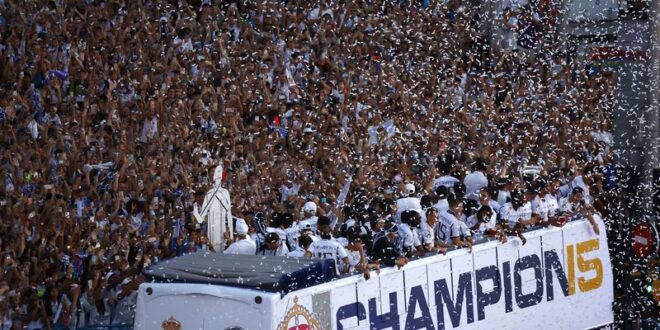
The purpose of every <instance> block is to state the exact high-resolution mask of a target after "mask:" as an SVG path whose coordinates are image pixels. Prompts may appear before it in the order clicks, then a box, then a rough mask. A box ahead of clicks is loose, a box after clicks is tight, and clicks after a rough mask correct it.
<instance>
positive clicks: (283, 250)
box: [257, 242, 289, 257]
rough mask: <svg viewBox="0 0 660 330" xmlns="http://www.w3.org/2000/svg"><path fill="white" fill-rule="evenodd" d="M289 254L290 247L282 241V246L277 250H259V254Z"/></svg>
mask: <svg viewBox="0 0 660 330" xmlns="http://www.w3.org/2000/svg"><path fill="white" fill-rule="evenodd" d="M287 254H289V248H288V247H286V244H284V243H283V242H280V246H279V247H278V248H277V249H276V250H268V249H263V250H260V251H258V252H257V255H261V256H271V257H272V256H286V255H287Z"/></svg>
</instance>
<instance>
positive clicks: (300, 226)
mask: <svg viewBox="0 0 660 330" xmlns="http://www.w3.org/2000/svg"><path fill="white" fill-rule="evenodd" d="M303 230H312V224H311V223H309V221H300V223H299V224H298V231H303Z"/></svg>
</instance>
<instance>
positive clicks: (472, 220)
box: [465, 213, 497, 239]
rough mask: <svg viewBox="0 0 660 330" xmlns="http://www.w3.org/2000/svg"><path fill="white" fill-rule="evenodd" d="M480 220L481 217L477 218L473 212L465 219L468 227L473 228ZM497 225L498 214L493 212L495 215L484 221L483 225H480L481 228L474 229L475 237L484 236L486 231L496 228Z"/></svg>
mask: <svg viewBox="0 0 660 330" xmlns="http://www.w3.org/2000/svg"><path fill="white" fill-rule="evenodd" d="M478 222H479V219H478V218H477V215H476V214H473V215H472V216H470V217H469V218H467V219H466V220H465V225H466V226H467V227H468V228H472V227H474V226H476V225H477V223H478ZM496 226H497V216H496V215H495V213H493V216H492V217H490V219H488V222H485V223H482V224H481V226H479V229H477V230H475V231H473V232H474V237H475V238H477V239H478V238H481V237H483V236H484V233H485V232H486V231H487V230H489V229H495V227H496Z"/></svg>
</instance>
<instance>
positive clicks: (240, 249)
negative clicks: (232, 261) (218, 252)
mask: <svg viewBox="0 0 660 330" xmlns="http://www.w3.org/2000/svg"><path fill="white" fill-rule="evenodd" d="M225 253H226V254H249V255H255V254H256V253H257V243H255V241H253V240H252V239H250V238H246V239H242V240H239V241H236V242H234V243H232V244H231V245H230V246H229V247H228V248H227V250H225Z"/></svg>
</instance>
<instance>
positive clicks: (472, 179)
mask: <svg viewBox="0 0 660 330" xmlns="http://www.w3.org/2000/svg"><path fill="white" fill-rule="evenodd" d="M463 183H464V184H465V198H469V199H473V200H475V201H478V200H479V190H481V188H483V187H488V178H486V176H485V175H484V174H483V173H481V172H479V171H474V172H472V173H470V174H468V175H466V176H465V179H463Z"/></svg>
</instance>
